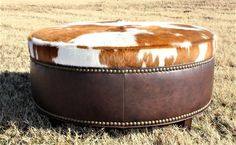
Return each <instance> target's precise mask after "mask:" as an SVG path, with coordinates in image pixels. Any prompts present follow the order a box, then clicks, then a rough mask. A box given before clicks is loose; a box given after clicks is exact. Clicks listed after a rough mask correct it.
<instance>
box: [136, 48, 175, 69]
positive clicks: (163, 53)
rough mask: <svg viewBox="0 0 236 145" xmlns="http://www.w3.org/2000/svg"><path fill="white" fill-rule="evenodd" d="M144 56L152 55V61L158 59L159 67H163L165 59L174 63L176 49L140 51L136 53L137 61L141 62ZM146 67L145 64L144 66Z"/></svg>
mask: <svg viewBox="0 0 236 145" xmlns="http://www.w3.org/2000/svg"><path fill="white" fill-rule="evenodd" d="M145 54H151V55H152V61H153V62H154V61H155V59H156V57H157V56H158V57H159V66H165V59H166V58H171V57H173V58H174V62H175V61H176V58H177V56H178V54H177V50H176V48H158V49H141V50H139V53H138V59H139V60H143V57H144V55H145ZM144 65H145V66H146V64H144Z"/></svg>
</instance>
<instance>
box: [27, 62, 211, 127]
mask: <svg viewBox="0 0 236 145" xmlns="http://www.w3.org/2000/svg"><path fill="white" fill-rule="evenodd" d="M213 73H214V58H211V59H209V60H206V61H203V62H198V63H193V64H187V65H177V66H171V67H159V68H155V69H104V68H78V67H66V66H61V65H52V64H46V63H42V62H39V61H37V60H34V59H33V58H31V82H32V94H33V98H34V100H35V102H36V104H37V106H38V108H39V109H40V110H41V111H43V112H44V113H46V114H47V115H49V116H50V117H52V118H56V119H59V120H64V121H72V122H77V123H80V124H83V125H89V126H98V127H112V128H113V127H114V128H133V127H147V126H156V125H167V124H172V123H177V122H181V121H184V120H188V119H190V118H192V117H193V116H194V115H196V114H198V113H200V112H202V111H203V110H204V109H206V108H207V107H208V105H209V104H210V100H211V94H212V87H213Z"/></svg>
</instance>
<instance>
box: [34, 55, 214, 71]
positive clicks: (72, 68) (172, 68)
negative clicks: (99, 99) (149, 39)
mask: <svg viewBox="0 0 236 145" xmlns="http://www.w3.org/2000/svg"><path fill="white" fill-rule="evenodd" d="M30 58H31V61H32V62H34V63H36V64H38V65H42V66H45V67H48V68H52V69H62V70H69V71H77V72H89V73H114V74H116V73H155V72H169V71H176V70H186V69H190V68H195V67H198V66H202V65H205V64H207V63H210V62H211V61H212V60H213V59H214V57H212V58H210V59H207V60H204V61H200V62H195V63H191V64H180V65H172V66H165V67H156V68H133V69H114V68H91V67H75V66H63V65H58V64H48V63H44V62H40V61H38V60H36V59H34V58H32V57H30Z"/></svg>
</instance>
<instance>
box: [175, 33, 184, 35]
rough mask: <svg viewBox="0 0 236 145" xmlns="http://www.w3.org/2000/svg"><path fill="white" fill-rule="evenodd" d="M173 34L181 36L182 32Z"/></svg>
mask: <svg viewBox="0 0 236 145" xmlns="http://www.w3.org/2000/svg"><path fill="white" fill-rule="evenodd" d="M174 35H175V36H183V34H180V33H175V34H174Z"/></svg>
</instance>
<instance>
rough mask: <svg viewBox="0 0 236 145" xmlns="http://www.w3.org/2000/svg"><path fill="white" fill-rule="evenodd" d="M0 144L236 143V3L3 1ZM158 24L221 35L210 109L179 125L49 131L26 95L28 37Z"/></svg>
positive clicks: (63, 126)
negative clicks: (56, 29)
mask: <svg viewBox="0 0 236 145" xmlns="http://www.w3.org/2000/svg"><path fill="white" fill-rule="evenodd" d="M0 2H1V5H0V9H1V15H0V22H1V23H0V32H1V35H0V144H6V145H7V144H72V143H73V144H164V145H169V144H186V145H189V144H220V145H221V144H227V145H231V144H235V143H236V9H235V8H236V1H235V0H180V1H175V0H156V1H154V0H135V1H131V0H126V1H121V0H113V1H112V0H106V1H105V0H89V1H86V0H80V1H79V0H71V1H68V0H64V1H63V0H51V1H49V0H48V1H37V0H0ZM117 19H121V20H158V21H174V22H183V23H188V24H194V25H200V26H204V27H207V28H208V29H210V30H211V31H213V32H215V33H216V34H217V36H218V45H217V50H216V55H215V58H216V64H215V77H214V90H213V95H212V98H213V99H212V104H211V106H210V107H209V108H208V109H207V110H206V111H205V112H204V113H203V114H201V115H198V116H196V117H195V118H194V119H193V124H192V130H191V131H187V130H185V129H182V128H178V127H177V126H173V125H171V126H167V127H164V128H159V127H153V128H144V129H129V130H117V129H104V128H90V127H82V126H77V125H74V124H61V125H58V126H53V125H52V124H51V123H50V121H49V119H48V118H47V117H45V116H44V115H41V114H39V113H38V112H37V110H36V107H35V105H34V102H33V100H32V97H31V96H32V94H31V91H30V89H31V84H30V76H29V62H30V59H29V52H28V48H27V36H28V34H29V33H30V32H31V31H32V30H35V29H39V28H42V27H46V26H51V25H57V24H62V23H65V22H74V21H82V20H91V21H94V20H117Z"/></svg>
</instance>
